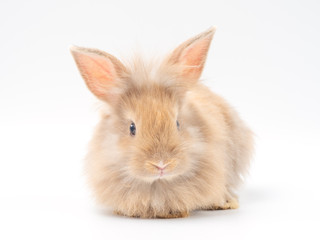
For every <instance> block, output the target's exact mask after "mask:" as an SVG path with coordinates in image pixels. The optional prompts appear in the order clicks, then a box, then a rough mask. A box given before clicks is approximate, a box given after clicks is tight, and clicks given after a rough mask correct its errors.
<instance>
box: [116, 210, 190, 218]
mask: <svg viewBox="0 0 320 240" xmlns="http://www.w3.org/2000/svg"><path fill="white" fill-rule="evenodd" d="M114 214H116V215H120V216H127V217H133V218H185V217H188V216H189V212H187V211H185V212H171V211H170V212H168V213H146V214H141V215H140V214H132V215H129V214H123V213H122V212H120V211H114Z"/></svg>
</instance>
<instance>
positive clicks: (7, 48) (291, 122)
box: [0, 0, 320, 240]
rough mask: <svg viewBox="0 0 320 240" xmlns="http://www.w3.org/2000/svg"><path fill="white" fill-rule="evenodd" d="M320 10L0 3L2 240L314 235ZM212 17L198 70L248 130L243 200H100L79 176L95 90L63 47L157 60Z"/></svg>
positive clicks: (261, 4) (225, 4)
mask: <svg viewBox="0 0 320 240" xmlns="http://www.w3.org/2000/svg"><path fill="white" fill-rule="evenodd" d="M319 12H320V2H319V1H317V0H314V1H311V0H307V1H296V0H292V1H284V0H282V1H279V0H277V1H276V0H271V1H254V0H252V1H249V0H246V1H236V0H234V1H229V0H227V1H201V0H193V1H187V0H184V1H173V0H171V1H164V0H163V1H139V0H134V1H115V0H114V1H107V0H105V1H79V0H78V1H40V0H39V1H32V0H30V1H22V0H21V1H9V0H2V1H1V3H0V43H1V44H0V81H1V82H0V83H1V85H0V203H1V204H0V239H4V240H5V239H162V240H163V239H293V238H297V239H320V233H319V226H320V220H319V216H320V210H319V209H320V194H319V184H320V176H319V175H320V173H319V167H320V163H319V161H320V154H319V148H320V141H319V140H320V139H319V135H320V127H319V123H320V108H319V103H320V97H319V92H320V91H319V90H320V70H319V67H320V60H319V59H320V46H319V43H320V35H319V30H320V28H319V27H320V17H319ZM212 25H215V26H217V27H218V30H217V32H216V35H215V37H214V41H213V45H212V48H211V49H210V52H209V57H208V61H207V65H206V69H205V71H204V73H203V79H204V81H205V83H206V84H207V85H209V86H210V87H211V89H212V90H214V91H215V92H217V93H219V94H220V95H222V96H224V97H225V98H226V99H228V101H229V102H230V103H232V105H233V106H235V108H236V109H237V110H238V111H239V112H240V114H241V116H242V117H243V119H244V120H245V121H246V122H247V123H248V124H249V125H250V126H251V127H252V129H253V130H254V132H255V133H256V154H255V157H254V163H253V165H252V168H251V175H250V176H249V177H248V178H247V182H246V184H245V185H244V186H243V187H242V189H241V191H240V208H239V209H237V210H229V211H215V212H195V213H193V214H192V215H191V216H190V217H189V218H187V219H173V220H160V219H158V220H157V219H155V220H143V219H130V218H124V217H118V216H113V215H112V214H111V212H110V211H109V210H107V211H103V210H101V209H99V208H98V207H97V206H96V205H95V203H94V202H93V200H92V197H91V193H90V190H89V189H87V187H86V182H85V177H84V176H83V157H84V155H85V153H86V148H87V143H88V141H89V139H90V137H91V133H92V130H93V127H94V125H95V124H96V122H97V120H98V113H97V111H96V108H97V107H96V105H95V104H94V103H95V102H96V100H95V98H94V97H93V96H92V94H91V93H90V92H89V91H88V90H87V89H86V87H85V84H84V82H83V80H82V79H81V77H80V74H79V73H78V70H77V69H76V67H75V64H74V62H73V59H72V58H71V55H70V53H69V50H68V48H69V46H70V45H71V44H76V45H79V46H86V47H94V48H100V49H103V50H105V51H107V52H109V53H111V54H114V55H116V56H118V57H123V58H125V56H131V55H132V53H133V52H135V51H143V52H144V53H145V54H146V55H148V56H153V55H154V54H157V55H160V56H161V55H163V54H165V53H167V52H168V51H170V50H172V49H173V48H174V47H175V46H177V45H178V44H179V43H181V42H182V41H184V40H186V39H187V38H189V37H192V36H193V35H195V34H198V33H200V32H202V31H204V30H206V29H207V28H208V27H210V26H212ZM137 49H138V50H137Z"/></svg>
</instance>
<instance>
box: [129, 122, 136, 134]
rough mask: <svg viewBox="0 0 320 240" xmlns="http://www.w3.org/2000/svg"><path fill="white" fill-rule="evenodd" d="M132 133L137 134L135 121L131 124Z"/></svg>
mask: <svg viewBox="0 0 320 240" xmlns="http://www.w3.org/2000/svg"><path fill="white" fill-rule="evenodd" d="M130 135H131V136H134V135H136V125H135V124H134V122H132V123H131V125H130Z"/></svg>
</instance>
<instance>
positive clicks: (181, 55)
mask: <svg viewBox="0 0 320 240" xmlns="http://www.w3.org/2000/svg"><path fill="white" fill-rule="evenodd" d="M214 33H215V28H214V27H212V28H210V29H209V30H207V31H205V32H203V33H201V34H199V35H197V36H195V37H193V38H191V39H189V40H187V41H185V42H184V43H182V44H181V45H179V46H178V47H177V48H176V49H175V50H174V51H172V52H171V53H170V54H168V55H167V56H166V57H164V58H163V60H162V61H159V62H157V63H156V62H151V61H149V62H148V61H143V60H142V58H136V59H134V61H133V62H131V63H130V64H129V63H127V64H124V63H122V62H121V61H120V60H118V59H117V58H116V57H114V56H112V55H110V54H108V53H106V52H103V51H100V50H97V49H90V48H82V47H76V46H73V47H71V53H72V55H73V58H74V60H75V62H76V65H77V67H78V69H79V71H80V73H81V75H82V77H83V79H84V81H85V83H86V85H87V87H88V88H89V90H90V91H91V92H92V93H93V94H94V95H95V96H96V97H97V98H98V99H99V100H101V102H102V105H103V107H102V113H101V120H100V122H99V124H98V126H97V127H96V129H95V133H94V136H93V139H92V141H91V143H90V145H89V152H88V154H87V157H86V162H85V164H86V172H87V176H88V182H89V185H90V186H91V187H92V189H93V193H94V196H95V198H96V199H97V201H98V202H99V203H100V204H101V205H102V206H105V207H109V208H112V209H113V211H114V213H115V214H120V215H123V216H128V217H139V218H181V217H187V216H189V214H190V212H191V211H193V210H215V209H235V208H238V197H237V195H236V190H237V188H238V186H239V183H241V182H242V180H243V176H245V174H246V172H247V171H248V167H249V165H250V164H249V163H250V159H251V155H252V151H253V133H252V131H251V130H250V129H249V128H248V127H247V126H246V124H245V123H244V122H243V121H242V120H241V119H240V118H239V116H238V114H237V113H236V112H235V110H234V109H233V108H232V107H230V106H229V104H228V103H227V102H226V101H225V100H224V99H222V98H221V97H219V96H218V95H216V94H214V93H213V92H211V90H210V89H209V88H208V87H206V86H205V85H203V84H202V83H201V82H200V80H199V78H200V76H201V73H202V70H203V67H204V65H205V60H206V57H207V53H208V50H209V47H210V44H211V40H212V38H213V35H214Z"/></svg>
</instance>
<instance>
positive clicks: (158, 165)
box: [154, 161, 168, 171]
mask: <svg viewBox="0 0 320 240" xmlns="http://www.w3.org/2000/svg"><path fill="white" fill-rule="evenodd" d="M154 166H155V167H156V168H157V169H159V170H161V171H163V170H164V169H165V168H166V167H167V166H168V163H167V164H163V162H162V161H161V162H160V163H158V164H154Z"/></svg>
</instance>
